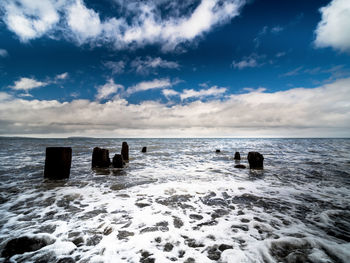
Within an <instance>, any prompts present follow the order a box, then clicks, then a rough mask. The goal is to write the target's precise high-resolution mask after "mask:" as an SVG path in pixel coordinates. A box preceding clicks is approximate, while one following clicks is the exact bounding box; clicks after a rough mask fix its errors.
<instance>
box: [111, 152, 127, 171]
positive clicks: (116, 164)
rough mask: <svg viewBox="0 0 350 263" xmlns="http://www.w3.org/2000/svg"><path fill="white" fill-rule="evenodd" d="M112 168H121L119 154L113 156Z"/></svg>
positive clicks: (121, 160)
mask: <svg viewBox="0 0 350 263" xmlns="http://www.w3.org/2000/svg"><path fill="white" fill-rule="evenodd" d="M112 164H113V167H114V168H123V166H124V160H123V156H122V155H121V154H115V155H114V157H113V163H112Z"/></svg>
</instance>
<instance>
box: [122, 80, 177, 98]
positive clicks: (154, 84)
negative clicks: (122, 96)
mask: <svg viewBox="0 0 350 263" xmlns="http://www.w3.org/2000/svg"><path fill="white" fill-rule="evenodd" d="M171 86H172V83H171V82H170V80H169V79H154V80H152V81H143V82H140V83H138V84H136V85H135V86H132V87H129V88H128V89H127V91H126V93H127V94H132V93H135V92H139V91H146V90H151V89H164V88H168V87H171Z"/></svg>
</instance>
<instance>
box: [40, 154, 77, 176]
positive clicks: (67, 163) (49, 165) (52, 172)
mask: <svg viewBox="0 0 350 263" xmlns="http://www.w3.org/2000/svg"><path fill="white" fill-rule="evenodd" d="M71 164H72V148H71V147H47V148H46V156H45V169H44V177H45V178H49V179H55V180H59V179H66V178H69V174H70V167H71Z"/></svg>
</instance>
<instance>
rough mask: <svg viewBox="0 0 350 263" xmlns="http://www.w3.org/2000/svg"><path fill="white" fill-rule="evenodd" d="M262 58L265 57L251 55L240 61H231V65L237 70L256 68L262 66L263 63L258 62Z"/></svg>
mask: <svg viewBox="0 0 350 263" xmlns="http://www.w3.org/2000/svg"><path fill="white" fill-rule="evenodd" d="M263 58H265V56H263V55H257V54H255V53H253V54H251V55H249V56H247V57H244V58H243V59H242V60H241V61H233V62H232V64H231V65H232V67H233V68H238V69H244V68H256V67H259V66H262V65H263V63H261V62H260V60H261V59H263Z"/></svg>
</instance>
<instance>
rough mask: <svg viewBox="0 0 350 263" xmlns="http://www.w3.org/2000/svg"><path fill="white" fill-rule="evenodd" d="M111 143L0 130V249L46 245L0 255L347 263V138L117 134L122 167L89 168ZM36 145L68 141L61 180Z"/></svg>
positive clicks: (17, 258)
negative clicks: (52, 176) (36, 241)
mask: <svg viewBox="0 0 350 263" xmlns="http://www.w3.org/2000/svg"><path fill="white" fill-rule="evenodd" d="M122 141H124V140H122V139H79V138H75V139H74V138H73V139H19V138H1V139H0V253H1V251H3V249H4V248H5V246H6V244H7V243H8V242H9V241H10V240H12V239H14V238H18V237H22V236H27V237H31V238H33V237H37V238H40V239H43V240H46V241H48V245H46V246H44V247H42V248H41V249H39V250H36V251H32V252H26V253H23V254H17V255H13V256H12V257H11V258H9V257H7V258H5V257H0V262H61V263H62V262H70V263H71V262H148V263H149V262H160V263H163V262H187V263H190V262H199V263H203V262H322V263H326V262H327V263H328V262H344V263H347V262H350V139H126V141H127V142H128V144H129V149H130V153H129V155H130V162H129V164H128V166H127V167H126V168H124V169H122V170H121V169H98V170H92V169H91V155H92V149H93V148H94V147H95V146H99V147H103V148H107V149H109V150H110V157H112V156H113V155H114V154H115V153H120V150H121V144H122ZM48 146H71V147H72V149H73V157H72V168H71V175H70V178H69V180H64V181H50V180H44V178H43V170H44V160H45V148H46V147H48ZM143 146H147V150H148V152H147V153H141V148H142V147H143ZM215 149H221V153H215ZM235 151H239V152H240V153H241V157H242V160H241V161H240V163H241V164H246V165H247V159H246V156H247V153H248V152H249V151H258V152H260V153H262V154H263V155H264V157H265V160H264V169H263V170H250V169H236V168H234V165H235V164H236V163H237V162H236V161H234V160H233V157H234V153H235ZM0 256H1V254H0Z"/></svg>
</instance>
